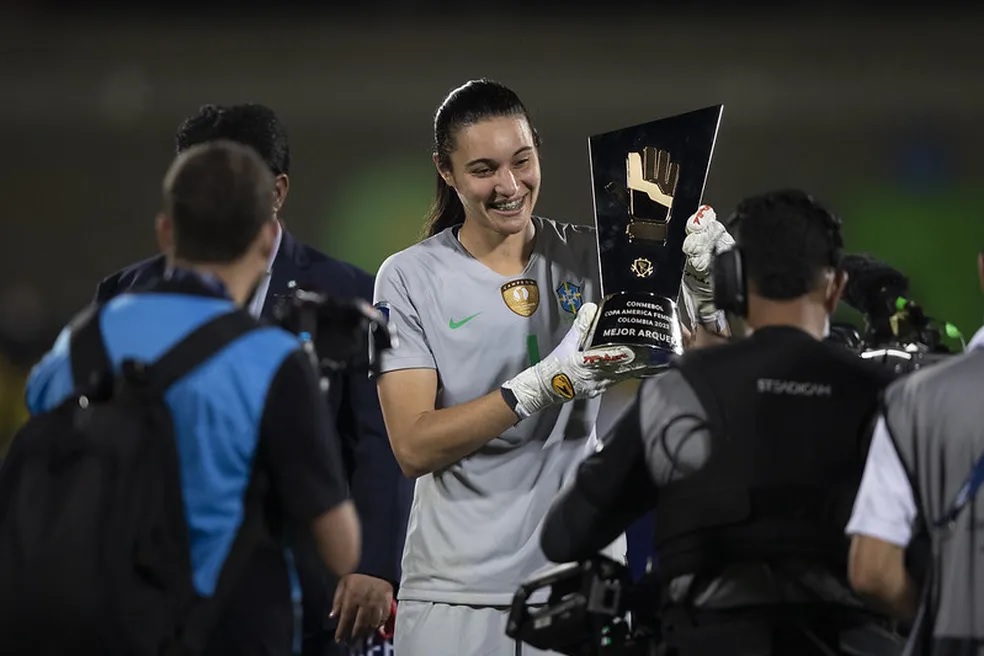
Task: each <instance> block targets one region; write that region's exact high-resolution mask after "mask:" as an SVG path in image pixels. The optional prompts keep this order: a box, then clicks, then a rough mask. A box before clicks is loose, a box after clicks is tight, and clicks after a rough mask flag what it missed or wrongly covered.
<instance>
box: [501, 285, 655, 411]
mask: <svg viewBox="0 0 984 656" xmlns="http://www.w3.org/2000/svg"><path fill="white" fill-rule="evenodd" d="M597 312H598V306H597V305H595V304H594V303H585V304H584V305H582V306H581V309H580V310H579V311H578V313H577V317H576V318H575V319H574V325H573V326H571V329H570V330H569V331H567V334H566V335H565V336H564V339H563V340H561V342H560V344H559V345H557V348H555V349H554V350H553V351H551V352H550V355H548V356H547V357H545V358H544V359H543V360H541V361H540V362H538V363H536V364H535V365H533V366H532V367H530V368H529V369H526V370H525V371H522V372H520V373H519V374H517V375H516V376H515V377H513V378H511V379H509V380H507V381H506V382H505V383H503V384H502V395H503V398H504V399H505V400H506V402H507V403H509V405H510V407H511V408H512V409H513V411H514V412H515V413H516V414H517V415H518V416H519V418H520V419H525V418H527V417H529V416H530V415H532V414H534V413H536V412H539V411H540V410H542V409H543V408H546V407H547V406H550V405H553V404H555V403H566V402H567V401H570V400H572V399H584V398H591V397H594V396H598V395H599V394H601V393H602V392H604V391H605V390H606V389H608V388H609V387H611V386H612V385H614V384H615V383H617V382H620V381H622V380H625V379H627V378H631V377H632V375H633V373H634V372H636V371H638V370H639V369H642V368H643V366H644V364H643V363H634V361H635V353H633V351H632V349H630V348H628V347H625V346H607V347H603V348H595V349H588V350H587V351H582V350H580V349H581V346H582V344H583V342H584V341H585V337H586V335H587V333H588V330H589V329H590V328H591V324H592V322H593V321H594V318H595V314H597Z"/></svg>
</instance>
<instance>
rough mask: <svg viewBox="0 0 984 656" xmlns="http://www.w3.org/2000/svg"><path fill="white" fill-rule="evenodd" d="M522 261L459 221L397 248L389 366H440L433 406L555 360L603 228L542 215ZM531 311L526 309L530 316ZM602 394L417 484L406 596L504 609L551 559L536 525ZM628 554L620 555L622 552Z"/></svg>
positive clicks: (580, 452)
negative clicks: (495, 255)
mask: <svg viewBox="0 0 984 656" xmlns="http://www.w3.org/2000/svg"><path fill="white" fill-rule="evenodd" d="M533 221H534V225H535V226H536V242H535V244H534V247H533V252H532V254H531V256H530V261H529V264H528V265H527V266H526V269H525V270H524V271H523V272H522V273H521V274H519V275H516V276H503V275H500V274H498V273H496V272H494V271H492V270H491V269H489V268H488V267H486V266H485V265H484V264H482V263H480V262H479V261H478V260H476V259H475V258H474V257H472V256H471V255H470V254H469V253H468V251H466V250H465V248H464V247H463V246H462V245H461V243H460V242H459V241H458V238H457V228H449V229H447V230H444V231H443V232H441V233H439V234H437V235H435V236H434V237H431V238H429V239H425V240H424V241H422V242H420V243H418V244H416V245H414V246H411V247H410V248H408V249H406V250H404V251H401V252H399V253H396V254H395V255H392V256H391V257H390V258H389V259H387V260H386V261H385V262H384V263H383V265H382V266H381V267H380V269H379V272H378V274H377V276H376V291H375V302H376V304H377V307H381V308H382V309H383V311H384V312H388V314H389V318H390V322H391V323H392V325H394V326H395V327H396V330H397V338H398V340H399V344H398V346H396V347H395V348H394V349H393V350H392V351H389V352H387V353H385V354H384V355H383V357H382V361H381V364H382V367H381V370H382V372H384V374H385V372H390V371H395V370H399V369H419V368H424V369H436V370H437V373H438V376H439V388H438V392H437V399H436V407H437V408H438V409H441V408H448V407H451V406H455V405H459V404H461V403H465V402H468V401H471V400H474V399H477V398H479V397H482V396H484V395H486V394H488V393H489V392H492V391H495V390H497V389H498V388H499V386H500V385H501V384H502V383H503V382H505V381H506V380H507V379H509V378H511V377H513V376H515V375H516V374H518V373H520V372H521V371H523V370H524V369H526V368H528V367H529V366H531V364H533V363H535V362H536V361H538V360H539V359H540V358H541V357H543V356H546V355H548V354H549V353H550V351H552V350H553V349H554V347H556V346H557V345H558V344H559V343H560V341H561V339H562V338H563V337H564V335H565V334H566V333H567V331H568V330H569V329H570V327H571V325H572V323H573V320H574V317H575V314H576V312H577V309H578V308H579V307H580V306H581V304H582V303H584V302H587V301H592V302H596V303H597V302H598V300H599V299H598V283H597V280H598V273H597V271H598V261H597V248H596V243H595V233H594V229H593V228H589V227H587V226H575V225H570V224H563V223H557V222H554V221H551V220H548V219H542V218H538V217H534V218H533ZM524 315H528V316H524ZM600 403H601V400H600V398H598V399H591V400H583V401H573V402H569V403H565V404H563V405H556V406H552V407H549V408H547V409H545V410H543V411H541V412H539V413H537V414H535V415H533V416H532V417H530V418H528V419H525V420H523V421H520V422H519V423H517V424H516V425H515V426H513V427H512V428H510V429H509V430H507V431H506V432H504V433H503V434H502V435H500V436H499V437H497V438H495V439H493V440H492V441H490V442H488V443H487V444H486V445H485V446H483V447H482V448H480V449H479V450H478V451H476V452H475V453H473V454H471V455H469V456H467V457H465V458H463V459H461V460H459V461H458V462H456V463H454V464H453V465H450V466H449V467H447V468H446V469H443V470H441V471H438V472H434V473H432V474H428V475H425V476H422V477H420V478H418V479H417V482H416V488H415V494H414V500H413V507H412V509H411V512H410V520H409V525H408V528H407V541H406V546H405V548H404V552H403V580H402V583H401V585H400V592H399V598H400V599H408V600H417V601H430V602H442V603H453V604H471V605H506V604H509V603H511V601H512V597H513V595H514V593H515V592H516V589H517V588H518V586H519V584H520V583H521V582H522V581H524V580H525V579H527V578H529V577H530V576H531V575H532V574H533V573H534V572H536V571H537V570H540V569H542V568H544V567H546V566H547V565H548V562H547V559H546V557H545V556H544V555H543V552H542V550H541V548H540V529H541V525H542V523H543V518H544V515H545V514H546V511H547V508H549V506H550V504H551V502H552V501H553V499H554V497H555V496H556V495H557V493H558V492H559V491H560V489H561V488H562V487H563V486H564V484H565V483H566V482H567V481H568V480H569V479H570V478H571V477H572V476H573V474H574V472H575V470H576V468H577V465H578V463H580V462H581V461H582V460H583V459H584V458H585V457H586V456H587V455H589V454H590V453H592V452H593V451H594V450H595V448H596V444H597V437H596V434H595V421H596V419H597V416H598V410H599V407H600ZM620 555H622V554H620Z"/></svg>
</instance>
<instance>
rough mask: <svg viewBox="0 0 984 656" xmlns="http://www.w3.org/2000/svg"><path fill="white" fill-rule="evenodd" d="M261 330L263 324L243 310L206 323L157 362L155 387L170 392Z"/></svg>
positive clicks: (154, 369) (220, 316)
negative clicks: (242, 338)
mask: <svg viewBox="0 0 984 656" xmlns="http://www.w3.org/2000/svg"><path fill="white" fill-rule="evenodd" d="M259 327H261V324H260V322H259V321H257V320H256V319H254V318H253V317H252V316H250V315H249V314H248V313H247V312H246V311H244V310H239V309H237V310H233V311H232V312H227V313H225V314H220V315H219V316H217V317H216V318H214V319H211V320H209V321H206V322H205V323H204V324H202V325H201V326H199V327H198V328H196V329H195V330H193V331H192V332H191V333H190V334H188V335H187V336H186V337H184V338H183V339H181V340H180V341H179V342H178V343H177V344H175V345H174V346H172V347H171V348H170V349H168V350H167V351H166V352H165V353H164V355H162V356H161V357H160V358H158V359H157V361H156V362H155V363H154V364H153V366H152V371H153V376H154V381H155V383H156V384H157V385H158V386H159V389H167V388H168V387H170V386H171V385H172V384H173V383H174V382H175V381H176V380H178V379H179V378H181V377H182V376H185V375H186V374H188V373H190V372H191V371H192V370H193V369H194V368H195V367H197V366H198V365H200V364H201V363H202V362H204V361H205V360H207V359H208V358H210V357H212V356H213V355H214V354H215V353H216V352H218V351H219V350H220V349H221V348H222V347H224V346H225V345H227V344H229V343H230V342H232V341H233V340H235V339H236V338H238V337H240V336H242V335H244V334H246V333H248V332H249V331H251V330H254V329H256V328H259Z"/></svg>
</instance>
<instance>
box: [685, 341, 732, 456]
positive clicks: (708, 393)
mask: <svg viewBox="0 0 984 656" xmlns="http://www.w3.org/2000/svg"><path fill="white" fill-rule="evenodd" d="M703 355H704V354H702V353H699V352H696V353H688V354H687V355H685V356H684V357H682V358H680V359H678V360H677V361H676V362H674V365H673V367H674V368H675V369H677V370H678V371H679V372H680V374H681V375H682V376H683V378H684V380H686V381H687V384H689V385H690V388H691V389H692V390H693V391H694V394H695V395H696V396H697V400H698V401H700V404H701V406H702V407H703V408H704V413H705V414H706V415H707V426H708V428H709V429H710V431H711V433H712V434H713V435H714V437H715V438H716V439H720V438H722V437H724V426H725V416H724V411H723V409H722V408H721V404H720V403H719V402H718V399H717V392H716V391H715V389H714V385H713V383H712V382H711V378H710V376H709V375H708V374H707V368H706V366H705V363H704V358H703V357H702V356H703Z"/></svg>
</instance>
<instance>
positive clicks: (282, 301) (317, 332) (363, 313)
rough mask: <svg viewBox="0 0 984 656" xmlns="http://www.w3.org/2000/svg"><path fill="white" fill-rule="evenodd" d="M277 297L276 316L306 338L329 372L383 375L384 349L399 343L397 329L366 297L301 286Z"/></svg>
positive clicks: (324, 370)
mask: <svg viewBox="0 0 984 656" xmlns="http://www.w3.org/2000/svg"><path fill="white" fill-rule="evenodd" d="M273 302H274V309H273V317H274V321H275V322H276V323H277V325H279V326H280V327H282V328H284V329H286V330H289V331H290V332H292V333H295V334H296V335H299V336H300V337H301V338H302V339H303V340H304V343H305V349H306V350H307V352H308V353H309V355H310V356H311V358H312V360H313V361H314V362H315V364H316V365H317V366H318V368H319V369H320V370H321V371H322V373H324V374H328V373H330V372H337V371H358V372H361V371H365V372H369V373H372V374H373V375H375V374H378V373H379V360H380V356H381V354H382V353H383V352H384V351H386V350H389V349H391V348H393V347H394V346H396V333H395V331H394V329H393V327H392V326H390V324H389V321H388V320H387V317H386V316H385V315H384V314H383V313H382V312H380V311H379V310H378V309H377V308H375V307H373V306H372V305H370V304H369V303H368V302H366V301H365V300H363V299H361V298H353V299H339V298H336V297H333V296H330V295H327V294H322V293H319V292H314V291H308V290H304V289H296V290H295V291H294V292H293V293H291V294H288V295H285V296H276V297H274V299H273Z"/></svg>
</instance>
